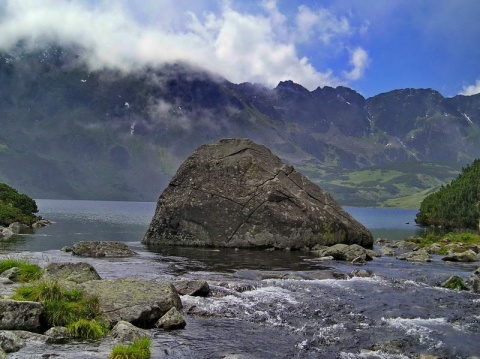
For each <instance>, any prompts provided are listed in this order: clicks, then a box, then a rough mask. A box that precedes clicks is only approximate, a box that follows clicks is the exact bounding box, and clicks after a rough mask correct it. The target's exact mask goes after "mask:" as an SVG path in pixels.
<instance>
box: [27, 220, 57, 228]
mask: <svg viewBox="0 0 480 359" xmlns="http://www.w3.org/2000/svg"><path fill="white" fill-rule="evenodd" d="M49 224H52V222H50V221H49V220H46V219H41V220H39V221H36V222H35V223H34V224H32V228H42V227H46V226H48V225H49Z"/></svg>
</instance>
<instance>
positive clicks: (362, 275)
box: [352, 269, 373, 278]
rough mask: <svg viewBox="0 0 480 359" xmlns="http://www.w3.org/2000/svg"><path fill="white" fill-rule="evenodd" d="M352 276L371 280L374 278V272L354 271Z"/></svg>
mask: <svg viewBox="0 0 480 359" xmlns="http://www.w3.org/2000/svg"><path fill="white" fill-rule="evenodd" d="M352 276H354V277H360V278H369V277H373V272H372V271H370V270H366V269H355V270H354V271H352Z"/></svg>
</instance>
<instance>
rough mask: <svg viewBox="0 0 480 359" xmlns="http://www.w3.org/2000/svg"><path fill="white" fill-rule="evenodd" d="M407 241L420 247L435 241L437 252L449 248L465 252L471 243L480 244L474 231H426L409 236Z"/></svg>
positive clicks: (441, 252)
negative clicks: (419, 235)
mask: <svg viewBox="0 0 480 359" xmlns="http://www.w3.org/2000/svg"><path fill="white" fill-rule="evenodd" d="M409 241H410V242H414V243H417V244H418V245H419V246H420V247H421V248H424V247H429V246H431V245H432V244H435V243H436V244H438V245H440V250H439V254H447V253H448V252H449V251H450V250H452V251H454V252H465V251H466V250H468V249H469V248H470V247H471V246H472V245H473V244H480V234H478V233H475V232H458V233H453V232H450V233H446V234H445V233H443V234H442V233H435V232H428V233H426V234H424V235H423V236H422V237H415V238H410V239H409Z"/></svg>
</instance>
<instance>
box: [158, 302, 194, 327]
mask: <svg viewBox="0 0 480 359" xmlns="http://www.w3.org/2000/svg"><path fill="white" fill-rule="evenodd" d="M186 325H187V323H186V322H185V319H184V318H183V315H182V313H180V312H179V311H178V310H177V308H175V307H174V308H172V309H170V310H169V311H168V312H167V313H165V315H164V316H162V317H161V318H160V319H159V320H158V321H157V323H155V326H156V327H157V328H163V329H167V330H173V329H183V328H185V326H186Z"/></svg>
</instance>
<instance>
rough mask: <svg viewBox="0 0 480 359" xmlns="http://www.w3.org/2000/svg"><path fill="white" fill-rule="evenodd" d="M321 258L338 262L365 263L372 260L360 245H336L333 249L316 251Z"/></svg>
mask: <svg viewBox="0 0 480 359" xmlns="http://www.w3.org/2000/svg"><path fill="white" fill-rule="evenodd" d="M315 253H317V254H318V255H319V256H320V257H326V256H331V257H333V258H334V259H337V260H344V261H349V262H351V261H354V260H356V261H357V262H359V261H360V262H365V261H367V260H371V259H372V258H371V257H370V256H369V255H368V254H367V250H366V249H365V248H363V247H361V246H359V245H358V244H352V245H347V244H335V245H333V246H331V247H327V248H325V249H322V250H319V251H315Z"/></svg>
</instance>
